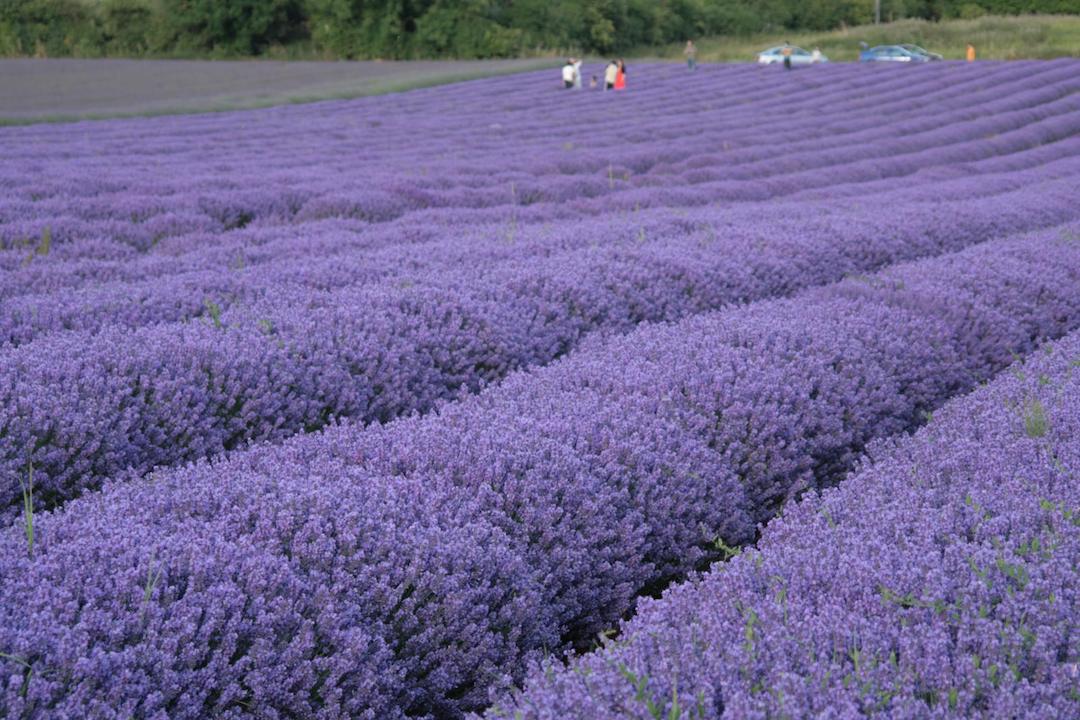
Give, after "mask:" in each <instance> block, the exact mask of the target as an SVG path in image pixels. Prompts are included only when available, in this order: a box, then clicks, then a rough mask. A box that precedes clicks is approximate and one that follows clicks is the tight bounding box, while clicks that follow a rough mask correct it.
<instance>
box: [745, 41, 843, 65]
mask: <svg viewBox="0 0 1080 720" xmlns="http://www.w3.org/2000/svg"><path fill="white" fill-rule="evenodd" d="M789 47H790V48H791V64H792V65H812V64H814V63H826V62H829V58H827V57H825V56H824V55H822V54H821V53H818V55H817V57H815V56H814V53H812V52H810V51H809V50H803V49H802V48H801V47H795V46H794V45H791V46H789ZM783 52H784V46H783V45H777V46H776V47H772V48H769V49H768V50H762V51H761V52H759V53H758V55H757V61H758V62H759V63H760V64H762V65H775V64H777V63H782V62H784V54H783Z"/></svg>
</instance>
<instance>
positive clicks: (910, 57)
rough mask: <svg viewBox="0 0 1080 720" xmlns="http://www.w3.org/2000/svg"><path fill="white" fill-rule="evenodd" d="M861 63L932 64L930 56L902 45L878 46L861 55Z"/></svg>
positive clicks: (864, 51)
mask: <svg viewBox="0 0 1080 720" xmlns="http://www.w3.org/2000/svg"><path fill="white" fill-rule="evenodd" d="M859 62H903V63H920V62H930V56H928V55H923V54H922V53H917V52H912V51H911V50H908V49H907V48H905V47H903V46H902V45H878V46H877V47H872V48H868V49H866V50H863V51H862V52H860V53H859Z"/></svg>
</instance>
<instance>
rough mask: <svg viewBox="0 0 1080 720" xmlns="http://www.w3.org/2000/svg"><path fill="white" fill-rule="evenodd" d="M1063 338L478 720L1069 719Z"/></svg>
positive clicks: (1075, 459) (1070, 570) (1074, 646)
mask: <svg viewBox="0 0 1080 720" xmlns="http://www.w3.org/2000/svg"><path fill="white" fill-rule="evenodd" d="M1078 368H1080V333H1076V332H1074V333H1072V334H1071V335H1069V336H1068V337H1067V338H1066V339H1064V340H1062V341H1060V342H1058V343H1056V344H1054V345H1053V346H1048V347H1047V348H1046V349H1045V352H1036V353H1034V354H1033V355H1032V356H1031V357H1030V358H1029V359H1027V360H1026V361H1024V362H1021V363H1018V364H1017V365H1015V366H1014V367H1013V368H1012V370H1011V371H1010V372H1006V373H1002V375H1001V376H1000V377H999V378H998V379H997V380H995V381H994V382H993V383H992V384H991V385H989V386H988V387H983V388H980V389H979V390H978V391H976V392H975V393H972V394H971V395H970V396H968V397H965V398H963V399H960V400H956V401H953V402H951V403H949V404H948V405H947V406H946V407H945V408H944V409H943V410H942V411H940V412H937V413H935V414H934V418H933V420H932V421H931V423H930V425H929V426H928V427H926V428H924V429H923V430H921V431H920V432H919V433H918V434H917V435H915V436H914V437H911V438H908V439H905V440H903V441H901V442H899V443H894V444H892V445H890V446H881V447H877V448H875V449H874V451H873V452H872V455H873V461H872V462H868V463H867V464H866V465H865V466H864V467H862V468H861V469H860V470H859V471H858V472H857V473H855V474H853V475H852V476H851V477H850V478H848V479H847V480H845V481H844V483H843V484H842V485H841V486H840V487H839V488H837V489H834V490H831V491H827V492H825V493H823V494H821V495H818V494H813V495H811V496H810V497H808V498H806V499H804V500H803V501H802V502H800V503H798V504H797V505H792V506H789V507H788V508H786V509H785V512H784V515H783V518H782V519H777V520H774V521H773V522H772V523H770V525H769V526H768V527H767V528H766V530H765V533H764V535H763V536H762V538H761V540H760V542H759V543H758V545H757V548H756V549H755V550H752V551H750V552H746V553H743V554H742V555H740V556H739V557H736V558H734V559H733V560H732V561H731V562H730V563H727V564H725V565H723V566H720V567H718V568H716V569H714V570H713V571H711V572H709V573H708V574H707V575H705V576H704V577H703V578H701V579H700V580H695V581H693V582H689V583H686V584H685V585H682V586H678V587H675V588H672V589H671V590H669V591H668V592H667V593H665V595H664V597H663V598H662V599H661V600H659V601H652V602H643V603H641V604H640V605H639V607H638V614H637V616H636V617H635V618H634V619H633V621H631V622H628V623H626V624H625V625H624V626H623V627H622V628H621V633H620V638H619V640H618V641H617V642H613V643H610V644H609V645H608V647H606V648H605V649H603V650H601V651H598V652H596V653H595V654H592V655H590V656H586V657H584V658H582V659H580V660H578V661H576V662H574V663H573V664H572V667H570V668H550V667H549V668H548V671H547V672H536V673H534V674H533V676H532V678H531V679H530V681H529V683H528V686H527V687H528V689H527V691H526V692H524V693H521V694H519V695H517V696H516V697H513V698H510V699H509V700H508V701H507V702H506V703H505V704H504V705H503V706H502V707H500V708H496V709H492V710H491V711H490V712H489V713H488V715H487V717H489V718H507V719H509V718H514V720H541V719H546V718H550V719H551V720H567V719H571V718H581V720H608V719H611V720H615V719H616V718H618V719H619V720H626V719H628V718H631V719H632V718H640V719H641V720H646V719H654V718H669V717H670V718H674V717H678V718H693V719H694V720H709V719H711V718H765V717H822V716H831V717H838V716H842V717H863V716H868V715H881V716H886V717H896V718H917V717H955V718H979V717H985V718H1006V717H1007V718H1039V719H1040V720H1042V719H1045V718H1062V719H1064V718H1075V717H1078V716H1080V642H1078V637H1077V633H1078V631H1080V629H1078V624H1077V623H1078V618H1080V576H1078V574H1077V568H1080V482H1077V477H1076V468H1077V467H1078V466H1080V370H1078Z"/></svg>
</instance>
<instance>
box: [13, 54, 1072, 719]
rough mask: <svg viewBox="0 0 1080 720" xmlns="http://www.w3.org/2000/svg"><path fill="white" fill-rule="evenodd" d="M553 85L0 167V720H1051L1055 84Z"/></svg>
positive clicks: (1062, 153)
mask: <svg viewBox="0 0 1080 720" xmlns="http://www.w3.org/2000/svg"><path fill="white" fill-rule="evenodd" d="M585 70H586V73H590V72H593V69H590V68H589V67H586V69H585ZM595 71H596V72H599V68H596V69H595ZM556 81H557V76H554V75H553V74H552V73H525V74H518V75H513V76H505V77H499V78H489V79H485V80H477V81H471V82H465V83H458V84H454V85H447V86H442V87H438V88H429V89H425V90H416V91H412V92H408V93H401V94H396V95H386V96H381V97H371V98H365V99H358V100H349V101H332V102H324V103H316V104H310V105H303V106H286V107H279V108H269V109H262V110H251V111H244V112H233V113H218V114H213V115H201V116H200V115H189V116H182V117H156V118H141V119H127V120H110V121H98V122H84V123H76V124H66V125H31V126H23V127H9V128H0V160H2V162H0V518H2V522H3V530H2V531H0V717H12V718H88V717H89V718H117V719H119V718H219V717H220V718H371V719H376V718H378V719H382V718H432V719H434V718H454V719H457V718H465V717H467V716H468V717H474V718H477V717H486V718H500V719H501V718H506V719H507V720H509V719H511V718H544V719H548V718H550V719H552V720H554V719H555V718H583V719H584V718H642V719H647V718H654V719H659V718H666V719H668V720H674V719H678V720H688V719H689V718H695V719H698V718H700V719H702V720H704V719H706V718H710V719H711V718H751V717H754V718H756V717H761V718H766V717H807V716H815V717H859V716H868V715H881V716H886V717H905V718H907V717H910V718H920V717H986V718H998V717H1001V718H1004V717H1009V718H1012V717H1033V718H1035V717H1037V718H1050V717H1061V718H1070V717H1077V716H1078V715H1080V690H1078V687H1080V625H1078V618H1080V573H1078V572H1077V567H1080V480H1078V477H1077V471H1078V470H1080V468H1078V466H1077V463H1078V461H1080V374H1078V373H1077V368H1078V367H1080V63H1078V62H1077V61H1074V60H1061V61H1051V62H1015V63H978V64H959V63H951V62H943V63H933V64H928V65H926V66H924V67H911V68H907V67H904V68H885V67H866V66H855V65H850V66H845V65H835V66H822V67H814V68H810V69H806V70H799V71H796V72H789V73H784V72H783V71H782V70H777V69H774V68H759V67H756V66H729V67H719V66H704V67H701V68H700V69H699V71H698V72H696V73H693V74H689V73H687V71H686V70H685V68H684V67H682V66H674V65H659V64H658V65H642V66H636V65H635V66H634V67H633V68H631V71H630V73H628V89H627V90H626V91H620V92H601V91H599V90H589V89H586V90H582V91H564V90H561V89H560V88H559V87H558V85H557V82H556ZM920 428H921V429H920Z"/></svg>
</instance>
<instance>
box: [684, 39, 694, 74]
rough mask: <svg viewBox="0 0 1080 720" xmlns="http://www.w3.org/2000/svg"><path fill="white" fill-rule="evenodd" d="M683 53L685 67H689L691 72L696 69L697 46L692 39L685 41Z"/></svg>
mask: <svg viewBox="0 0 1080 720" xmlns="http://www.w3.org/2000/svg"><path fill="white" fill-rule="evenodd" d="M682 52H683V55H685V56H686V67H688V68H690V71H691V72H693V71H694V70H696V69H697V46H696V45H694V41H693V40H687V41H686V47H685V48H683V51H682Z"/></svg>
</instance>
